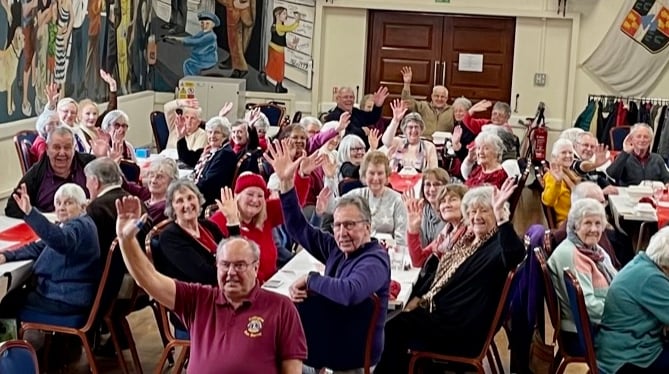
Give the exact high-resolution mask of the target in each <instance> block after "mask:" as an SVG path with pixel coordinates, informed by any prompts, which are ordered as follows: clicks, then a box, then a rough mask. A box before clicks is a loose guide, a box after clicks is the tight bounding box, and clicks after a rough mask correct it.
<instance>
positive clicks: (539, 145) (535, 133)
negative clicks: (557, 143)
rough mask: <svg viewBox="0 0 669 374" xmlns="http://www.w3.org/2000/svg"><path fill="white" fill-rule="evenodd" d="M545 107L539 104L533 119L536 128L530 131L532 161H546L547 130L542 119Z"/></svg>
mask: <svg viewBox="0 0 669 374" xmlns="http://www.w3.org/2000/svg"><path fill="white" fill-rule="evenodd" d="M544 109H545V105H544V103H543V102H541V103H539V108H538V109H537V116H536V118H535V124H536V127H535V128H534V129H533V130H532V137H531V139H532V148H533V151H534V153H533V154H532V156H533V157H532V158H533V159H534V161H538V162H541V161H544V160H545V159H546V147H547V146H548V130H547V129H546V119H545V117H544Z"/></svg>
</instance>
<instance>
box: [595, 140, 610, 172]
mask: <svg viewBox="0 0 669 374" xmlns="http://www.w3.org/2000/svg"><path fill="white" fill-rule="evenodd" d="M608 153H609V147H607V146H606V145H605V144H600V145H598V146H597V149H595V165H597V167H599V166H602V165H604V164H605V163H606V162H607V161H608V160H609V158H608Z"/></svg>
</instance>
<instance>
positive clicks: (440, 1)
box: [434, 0, 451, 3]
mask: <svg viewBox="0 0 669 374" xmlns="http://www.w3.org/2000/svg"><path fill="white" fill-rule="evenodd" d="M434 2H435V3H450V2H451V0H434Z"/></svg>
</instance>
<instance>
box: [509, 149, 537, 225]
mask: <svg viewBox="0 0 669 374" xmlns="http://www.w3.org/2000/svg"><path fill="white" fill-rule="evenodd" d="M531 170H532V163H531V160H527V163H526V165H525V170H523V172H522V174H520V178H518V183H516V190H515V191H513V194H512V195H511V197H509V210H510V211H511V216H510V217H509V221H511V220H513V215H514V213H515V212H516V208H517V207H518V203H519V202H520V196H521V195H522V194H523V189H525V183H526V182H527V178H528V177H529V176H530V171H531Z"/></svg>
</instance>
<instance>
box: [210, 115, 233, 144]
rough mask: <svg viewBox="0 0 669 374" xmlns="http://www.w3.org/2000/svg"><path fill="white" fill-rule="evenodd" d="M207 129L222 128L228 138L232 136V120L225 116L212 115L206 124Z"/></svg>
mask: <svg viewBox="0 0 669 374" xmlns="http://www.w3.org/2000/svg"><path fill="white" fill-rule="evenodd" d="M204 129H205V131H216V130H220V131H221V132H222V133H223V136H224V137H225V138H226V139H229V138H230V131H231V130H230V121H229V120H228V119H227V118H225V117H219V116H216V117H211V118H210V119H209V121H207V123H206V124H205V125H204Z"/></svg>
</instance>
